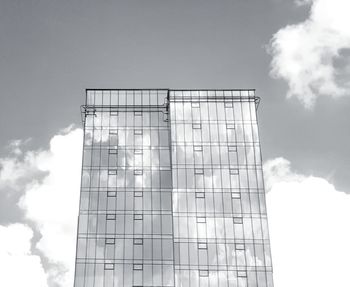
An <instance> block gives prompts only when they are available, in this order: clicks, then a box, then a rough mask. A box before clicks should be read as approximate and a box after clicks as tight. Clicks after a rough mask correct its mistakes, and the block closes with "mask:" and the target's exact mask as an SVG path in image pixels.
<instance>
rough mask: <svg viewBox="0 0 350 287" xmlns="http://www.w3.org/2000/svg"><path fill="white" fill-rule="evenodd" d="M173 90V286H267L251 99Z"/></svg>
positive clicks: (268, 272) (231, 93)
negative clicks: (174, 284)
mask: <svg viewBox="0 0 350 287" xmlns="http://www.w3.org/2000/svg"><path fill="white" fill-rule="evenodd" d="M249 96H250V95H249V93H248V92H247V95H246V96H242V94H241V93H240V92H239V91H225V92H224V91H201V92H199V91H174V92H171V94H170V112H171V113H170V120H171V134H172V142H171V145H172V152H173V153H172V171H173V220H174V248H175V253H174V255H175V278H176V279H175V281H176V284H177V286H210V287H214V286H225V287H228V286H264V287H265V286H272V276H271V275H272V272H271V271H272V270H271V259H270V250H269V239H268V229H267V218H266V207H265V193H264V187H263V180H262V170H261V157H260V147H259V138H258V130H257V121H256V106H255V105H256V103H255V99H254V97H249Z"/></svg>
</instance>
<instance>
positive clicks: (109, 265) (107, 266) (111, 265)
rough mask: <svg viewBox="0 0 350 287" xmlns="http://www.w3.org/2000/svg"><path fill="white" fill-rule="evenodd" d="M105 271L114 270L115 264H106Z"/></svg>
mask: <svg viewBox="0 0 350 287" xmlns="http://www.w3.org/2000/svg"><path fill="white" fill-rule="evenodd" d="M104 267H105V270H114V264H113V263H105V266H104Z"/></svg>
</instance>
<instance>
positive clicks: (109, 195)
mask: <svg viewBox="0 0 350 287" xmlns="http://www.w3.org/2000/svg"><path fill="white" fill-rule="evenodd" d="M116 196H117V192H116V191H107V197H116Z"/></svg>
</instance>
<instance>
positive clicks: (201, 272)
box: [199, 269, 209, 277]
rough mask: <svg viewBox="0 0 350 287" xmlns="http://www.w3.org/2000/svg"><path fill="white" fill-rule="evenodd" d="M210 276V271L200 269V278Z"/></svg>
mask: <svg viewBox="0 0 350 287" xmlns="http://www.w3.org/2000/svg"><path fill="white" fill-rule="evenodd" d="M208 276H209V270H208V269H200V270H199V277H208Z"/></svg>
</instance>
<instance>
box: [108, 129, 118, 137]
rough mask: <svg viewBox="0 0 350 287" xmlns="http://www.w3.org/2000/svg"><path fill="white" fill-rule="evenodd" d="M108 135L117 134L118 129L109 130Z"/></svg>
mask: <svg viewBox="0 0 350 287" xmlns="http://www.w3.org/2000/svg"><path fill="white" fill-rule="evenodd" d="M109 135H110V136H117V135H118V130H110V131H109Z"/></svg>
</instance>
